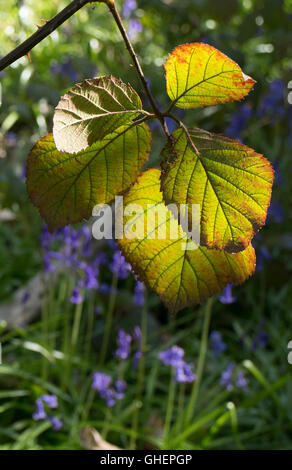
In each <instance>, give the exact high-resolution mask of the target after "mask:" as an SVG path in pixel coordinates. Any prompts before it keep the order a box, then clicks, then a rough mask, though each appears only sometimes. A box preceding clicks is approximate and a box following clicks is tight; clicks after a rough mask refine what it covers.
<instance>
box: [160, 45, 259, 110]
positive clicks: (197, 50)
mask: <svg viewBox="0 0 292 470" xmlns="http://www.w3.org/2000/svg"><path fill="white" fill-rule="evenodd" d="M165 70H166V87H167V93H168V96H169V97H170V99H171V100H172V101H173V102H174V104H175V105H176V106H177V107H178V108H200V107H202V106H211V105H215V104H219V103H226V102H227V101H234V100H240V99H242V98H243V97H244V96H246V95H247V94H248V93H249V92H250V90H251V89H252V88H253V86H254V84H255V83H256V82H255V81H254V80H253V79H252V78H251V77H249V76H247V75H245V74H244V73H243V72H242V70H241V68H240V67H239V65H238V64H237V63H236V62H234V61H233V60H231V59H230V58H229V57H227V56H226V55H225V54H223V53H222V52H220V51H218V50H217V49H215V47H213V46H209V45H208V44H204V43H198V42H195V43H192V44H183V45H181V46H178V47H176V49H174V51H172V53H171V54H170V55H169V57H168V59H167V61H166V64H165Z"/></svg>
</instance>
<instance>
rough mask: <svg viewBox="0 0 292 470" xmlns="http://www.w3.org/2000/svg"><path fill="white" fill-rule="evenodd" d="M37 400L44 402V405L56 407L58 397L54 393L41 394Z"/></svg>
mask: <svg viewBox="0 0 292 470" xmlns="http://www.w3.org/2000/svg"><path fill="white" fill-rule="evenodd" d="M39 400H42V402H43V403H46V405H47V406H48V407H49V408H58V398H57V396H56V395H48V394H45V395H42V396H41V397H40V398H39Z"/></svg>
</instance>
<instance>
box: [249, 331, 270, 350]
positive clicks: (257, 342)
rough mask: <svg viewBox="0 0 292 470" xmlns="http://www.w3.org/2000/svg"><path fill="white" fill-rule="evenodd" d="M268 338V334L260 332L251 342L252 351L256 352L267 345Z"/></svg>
mask: <svg viewBox="0 0 292 470" xmlns="http://www.w3.org/2000/svg"><path fill="white" fill-rule="evenodd" d="M268 338H269V335H268V333H266V332H265V331H263V330H260V331H259V332H258V333H257V335H256V337H255V338H254V340H253V342H252V346H251V349H252V351H256V350H257V349H259V348H264V347H265V346H266V345H267V342H268Z"/></svg>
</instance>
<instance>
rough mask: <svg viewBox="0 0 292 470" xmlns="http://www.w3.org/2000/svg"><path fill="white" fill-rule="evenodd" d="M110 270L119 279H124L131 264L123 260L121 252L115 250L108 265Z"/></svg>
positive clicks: (128, 272)
mask: <svg viewBox="0 0 292 470" xmlns="http://www.w3.org/2000/svg"><path fill="white" fill-rule="evenodd" d="M110 270H111V271H112V273H113V274H115V275H116V276H117V277H118V278H119V279H126V278H127V277H128V276H129V274H130V272H131V270H132V268H131V265H130V264H129V263H127V262H126V261H125V258H124V256H123V255H122V253H121V252H120V251H116V252H115V253H114V256H113V260H112V263H111V265H110Z"/></svg>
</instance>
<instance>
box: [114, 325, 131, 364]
mask: <svg viewBox="0 0 292 470" xmlns="http://www.w3.org/2000/svg"><path fill="white" fill-rule="evenodd" d="M131 341H132V338H131V336H130V335H128V334H127V333H126V332H125V331H124V330H122V329H120V330H119V331H118V336H117V343H118V349H117V350H116V351H115V356H116V357H119V358H120V359H123V360H125V359H127V358H128V357H129V355H130V346H131Z"/></svg>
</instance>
